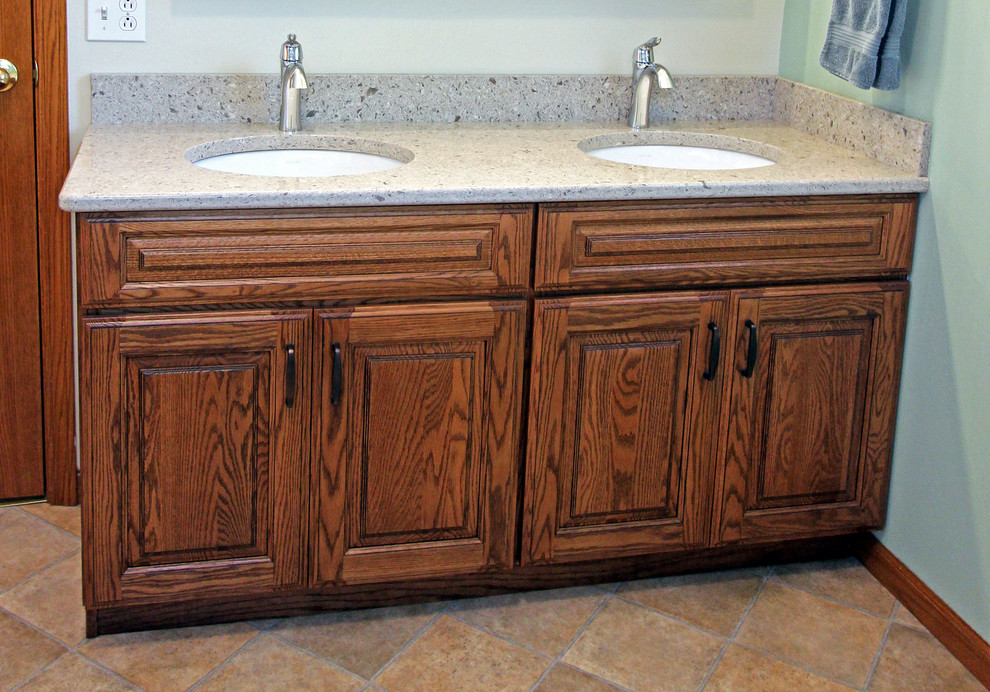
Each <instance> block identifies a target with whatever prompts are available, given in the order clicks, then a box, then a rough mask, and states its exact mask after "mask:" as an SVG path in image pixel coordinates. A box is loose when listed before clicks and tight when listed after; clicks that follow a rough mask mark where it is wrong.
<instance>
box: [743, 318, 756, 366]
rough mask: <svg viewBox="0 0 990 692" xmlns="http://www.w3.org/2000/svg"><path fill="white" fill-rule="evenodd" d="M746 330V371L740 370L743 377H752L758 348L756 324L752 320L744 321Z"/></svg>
mask: <svg viewBox="0 0 990 692" xmlns="http://www.w3.org/2000/svg"><path fill="white" fill-rule="evenodd" d="M746 329H748V330H749V348H748V349H747V350H746V369H745V370H740V371H739V372H740V373H742V376H743V377H752V376H753V369H754V368H756V350H757V348H758V347H759V344H758V343H757V336H756V323H755V322H753V320H746Z"/></svg>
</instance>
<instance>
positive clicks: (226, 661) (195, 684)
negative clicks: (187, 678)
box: [186, 628, 262, 690]
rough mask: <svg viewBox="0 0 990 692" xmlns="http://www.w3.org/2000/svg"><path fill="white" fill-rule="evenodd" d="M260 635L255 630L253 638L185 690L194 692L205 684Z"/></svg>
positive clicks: (260, 633) (258, 631)
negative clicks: (193, 691)
mask: <svg viewBox="0 0 990 692" xmlns="http://www.w3.org/2000/svg"><path fill="white" fill-rule="evenodd" d="M255 629H256V630H257V628H255ZM261 635H262V632H261V630H257V631H256V632H255V633H254V636H253V637H251V638H250V639H248V640H247V641H246V642H244V643H243V644H242V645H241V646H240V647H238V649H237V650H236V651H234V652H233V653H232V654H230V656H228V657H227V658H225V659H223V660H222V661H220V663H218V664H217V665H216V666H214V668H213V670H211V671H209V672H208V673H206V675H204V676H203V677H201V678H200V679H199V680H198V681H196V682H195V683H193V684H192V685H190V686H189V687H187V688H186V690H194V689H196V688H197V687H199V686H200V685H202V684H203V683H204V682H206V681H207V680H209V679H210V678H212V677H213V676H214V675H216V674H217V673H218V672H220V669H221V668H223V667H225V666H226V665H227V664H228V663H230V662H231V661H232V660H233V658H234V657H235V656H236V655H237V654H239V653H241V652H242V651H244V649H246V648H247V647H249V646H251V644H253V643H254V642H255V641H256V640H257V639H258V637H260V636H261Z"/></svg>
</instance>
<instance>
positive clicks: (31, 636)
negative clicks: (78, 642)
mask: <svg viewBox="0 0 990 692" xmlns="http://www.w3.org/2000/svg"><path fill="white" fill-rule="evenodd" d="M65 651H66V649H65V647H64V646H62V645H61V644H59V643H58V642H56V641H55V640H54V639H51V638H50V637H46V636H45V635H43V634H42V633H41V632H38V631H37V630H35V629H33V628H31V627H29V626H27V625H25V624H24V623H23V622H21V621H20V620H18V619H17V618H15V617H13V616H12V615H8V614H7V613H5V612H3V611H0V690H8V689H10V688H11V687H13V686H14V685H16V684H17V683H19V682H21V681H22V680H24V679H25V678H27V677H30V676H31V675H33V674H34V673H36V672H38V671H39V670H41V669H42V668H43V667H44V666H46V665H48V664H49V663H51V662H52V661H54V660H55V659H56V658H58V657H59V656H61V655H62V654H64V653H65Z"/></svg>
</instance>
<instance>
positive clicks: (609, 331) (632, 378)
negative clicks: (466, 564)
mask: <svg viewBox="0 0 990 692" xmlns="http://www.w3.org/2000/svg"><path fill="white" fill-rule="evenodd" d="M724 303H725V295H724V294H719V293H709V294H702V293H684V294H644V295H637V296H608V297H606V296H596V297H590V298H573V299H557V300H539V301H537V302H536V309H535V315H534V327H533V363H532V381H531V385H530V388H531V392H530V414H529V432H528V436H527V444H528V449H527V461H526V497H525V509H524V526H523V545H522V559H523V562H524V563H526V564H542V563H555V562H567V561H580V560H589V559H595V558H609V557H618V556H622V555H633V554H639V553H649V552H662V551H670V550H684V549H687V548H691V547H695V546H698V545H702V544H704V543H705V542H706V540H707V532H708V520H709V513H710V507H711V504H710V503H711V490H712V483H711V478H712V472H713V468H712V466H711V460H712V458H713V457H712V452H713V450H714V446H713V442H714V439H715V423H716V418H717V411H718V405H717V404H718V398H719V383H720V382H721V378H720V377H719V376H718V375H716V379H715V380H714V381H712V382H709V381H707V380H704V379H703V378H702V372H703V371H704V370H705V368H706V366H707V362H708V361H707V353H708V348H709V341H708V338H707V334H708V330H707V325H708V323H709V322H712V321H714V322H716V323H723V327H724V315H725V305H724ZM589 354H590V357H589Z"/></svg>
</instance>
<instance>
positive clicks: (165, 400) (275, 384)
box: [80, 311, 312, 605]
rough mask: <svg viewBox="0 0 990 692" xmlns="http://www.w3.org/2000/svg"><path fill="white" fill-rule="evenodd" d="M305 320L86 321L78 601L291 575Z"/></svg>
mask: <svg viewBox="0 0 990 692" xmlns="http://www.w3.org/2000/svg"><path fill="white" fill-rule="evenodd" d="M310 325H311V319H310V312H309V311H250V312H248V311H230V312H215V313H190V314H182V315H153V316H133V317H126V316H123V317H111V318H88V319H85V320H83V323H82V332H81V338H80V342H81V343H80V346H81V352H80V363H81V373H80V375H81V377H80V380H81V381H80V393H81V401H82V404H83V408H82V414H83V415H82V428H81V441H82V450H83V455H84V456H83V458H82V463H83V469H82V471H83V480H84V483H85V485H84V500H85V502H84V503H83V534H84V537H83V583H84V600H85V602H86V604H87V605H93V604H99V603H107V602H119V601H134V602H139V601H143V600H162V599H167V598H169V597H174V596H177V595H186V596H191V595H195V594H206V593H212V594H219V593H224V592H236V591H239V590H244V589H248V588H252V589H258V588H262V587H264V588H269V589H274V588H277V587H284V586H288V585H293V584H301V583H302V581H303V575H304V562H305V549H304V545H305V538H306V521H305V517H304V511H305V507H306V506H307V499H306V497H307V494H306V489H305V488H304V483H305V478H306V477H307V475H306V470H307V466H308V454H309V410H310V406H309V402H310V399H311V396H310V382H309V377H310V372H311V371H310V363H311V362H312V360H311V355H310V353H309V342H310V340H311V326H310ZM288 344H293V345H295V347H296V353H297V355H296V359H297V371H296V378H297V379H296V401H295V403H294V405H293V406H292V407H287V406H285V404H284V401H285V392H286V381H285V377H286V375H285V373H286V371H287V370H286V363H285V358H286V356H285V347H286V346H287V345H288Z"/></svg>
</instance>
